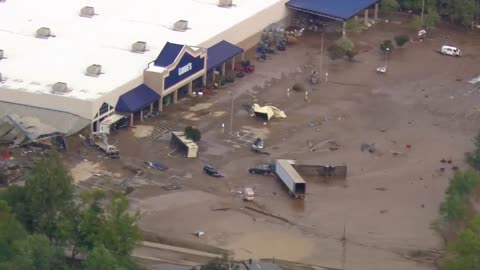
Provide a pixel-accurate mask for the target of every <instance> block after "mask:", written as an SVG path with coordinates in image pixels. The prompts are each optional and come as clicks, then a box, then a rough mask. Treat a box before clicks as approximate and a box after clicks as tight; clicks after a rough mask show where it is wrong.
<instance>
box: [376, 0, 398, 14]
mask: <svg viewBox="0 0 480 270" xmlns="http://www.w3.org/2000/svg"><path fill="white" fill-rule="evenodd" d="M399 8H400V5H399V4H398V2H397V1H396V0H382V1H381V2H380V10H381V11H382V12H383V13H385V14H386V15H391V14H392V13H393V12H395V11H398V9H399Z"/></svg>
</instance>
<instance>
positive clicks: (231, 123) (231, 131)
mask: <svg viewBox="0 0 480 270" xmlns="http://www.w3.org/2000/svg"><path fill="white" fill-rule="evenodd" d="M230 93H231V95H232V104H231V106H230V135H233V98H234V95H233V91H231V92H230Z"/></svg>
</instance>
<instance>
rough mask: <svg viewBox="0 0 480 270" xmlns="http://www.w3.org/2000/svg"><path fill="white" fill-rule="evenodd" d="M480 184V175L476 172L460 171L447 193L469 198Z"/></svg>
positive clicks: (454, 177) (451, 182)
mask: <svg viewBox="0 0 480 270" xmlns="http://www.w3.org/2000/svg"><path fill="white" fill-rule="evenodd" d="M479 183H480V178H479V175H478V173H477V172H476V171H473V170H468V171H466V172H461V171H458V172H456V173H455V175H454V176H453V179H452V181H450V185H449V187H448V190H447V193H448V194H452V193H457V194H459V195H460V196H463V197H465V198H468V197H469V196H470V194H471V193H472V192H473V190H474V189H475V188H476V187H477V186H478V184H479Z"/></svg>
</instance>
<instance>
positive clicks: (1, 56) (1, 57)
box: [0, 50, 3, 60]
mask: <svg viewBox="0 0 480 270" xmlns="http://www.w3.org/2000/svg"><path fill="white" fill-rule="evenodd" d="M2 59H3V50H0V60H2Z"/></svg>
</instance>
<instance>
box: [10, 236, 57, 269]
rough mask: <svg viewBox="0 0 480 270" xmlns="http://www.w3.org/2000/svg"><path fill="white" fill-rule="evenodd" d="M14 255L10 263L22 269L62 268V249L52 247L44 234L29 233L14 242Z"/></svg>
mask: <svg viewBox="0 0 480 270" xmlns="http://www.w3.org/2000/svg"><path fill="white" fill-rule="evenodd" d="M14 246H15V249H16V252H17V254H16V256H15V258H14V259H13V260H12V264H13V265H15V266H16V267H17V269H23V270H51V269H63V268H64V266H65V261H64V259H63V254H62V253H63V250H62V249H61V248H57V247H53V246H52V245H51V244H50V240H49V239H48V238H47V237H46V236H45V235H38V234H33V235H29V236H28V237H27V238H26V239H25V240H21V241H18V242H16V243H15V245H14Z"/></svg>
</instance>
